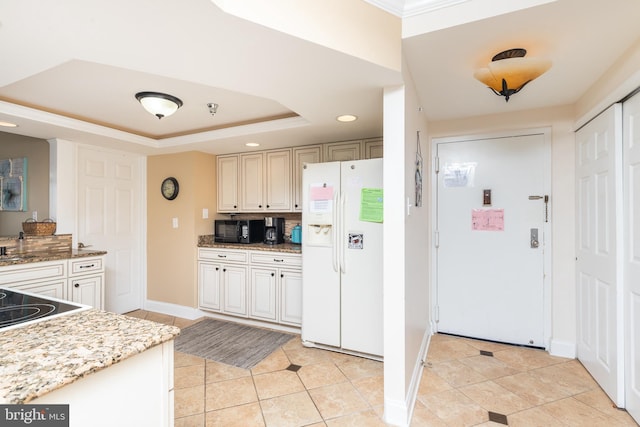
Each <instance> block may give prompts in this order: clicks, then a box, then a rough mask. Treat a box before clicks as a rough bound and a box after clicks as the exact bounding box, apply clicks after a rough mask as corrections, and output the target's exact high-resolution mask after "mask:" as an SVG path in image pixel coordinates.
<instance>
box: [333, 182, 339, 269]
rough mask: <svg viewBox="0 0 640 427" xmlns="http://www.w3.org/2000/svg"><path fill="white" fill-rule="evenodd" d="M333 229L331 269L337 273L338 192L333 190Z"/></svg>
mask: <svg viewBox="0 0 640 427" xmlns="http://www.w3.org/2000/svg"><path fill="white" fill-rule="evenodd" d="M332 219H333V221H332V222H333V226H332V228H333V230H332V234H333V235H332V236H331V237H332V238H333V245H332V253H331V256H332V261H333V271H335V272H336V273H339V272H340V270H339V267H338V262H339V258H338V249H339V246H338V236H339V235H340V234H339V232H338V192H335V193H334V194H333V218H332Z"/></svg>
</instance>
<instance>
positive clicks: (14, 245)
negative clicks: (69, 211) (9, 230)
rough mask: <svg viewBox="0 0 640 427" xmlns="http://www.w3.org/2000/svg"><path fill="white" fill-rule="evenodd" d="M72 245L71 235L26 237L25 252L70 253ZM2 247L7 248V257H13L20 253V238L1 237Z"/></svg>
mask: <svg viewBox="0 0 640 427" xmlns="http://www.w3.org/2000/svg"><path fill="white" fill-rule="evenodd" d="M71 245H72V235H71V234H56V235H53V236H30V235H26V234H25V236H24V242H23V250H24V252H28V253H34V252H47V253H50V252H70V251H71ZM0 246H4V247H6V248H7V255H13V254H15V253H17V251H18V236H15V237H14V236H3V237H0Z"/></svg>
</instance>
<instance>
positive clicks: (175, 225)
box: [171, 218, 178, 228]
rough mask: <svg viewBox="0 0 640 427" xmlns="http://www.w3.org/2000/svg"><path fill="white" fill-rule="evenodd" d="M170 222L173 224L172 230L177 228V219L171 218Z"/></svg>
mask: <svg viewBox="0 0 640 427" xmlns="http://www.w3.org/2000/svg"><path fill="white" fill-rule="evenodd" d="M171 222H172V224H173V228H178V218H172V219H171Z"/></svg>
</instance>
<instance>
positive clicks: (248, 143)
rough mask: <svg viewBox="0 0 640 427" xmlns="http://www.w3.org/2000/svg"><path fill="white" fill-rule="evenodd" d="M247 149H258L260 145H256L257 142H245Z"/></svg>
mask: <svg viewBox="0 0 640 427" xmlns="http://www.w3.org/2000/svg"><path fill="white" fill-rule="evenodd" d="M244 145H246V146H247V147H259V146H260V144H258V143H257V142H247V143H246V144H244Z"/></svg>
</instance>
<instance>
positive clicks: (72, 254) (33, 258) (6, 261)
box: [0, 249, 107, 267]
mask: <svg viewBox="0 0 640 427" xmlns="http://www.w3.org/2000/svg"><path fill="white" fill-rule="evenodd" d="M106 253H107V252H106V251H99V250H90V249H72V250H68V251H60V250H57V251H49V252H47V251H37V252H27V253H25V254H23V255H7V256H0V267H2V266H5V265H16V264H29V263H32V262H43V261H58V260H61V259H71V258H82V257H91V256H100V255H105V254H106Z"/></svg>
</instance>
